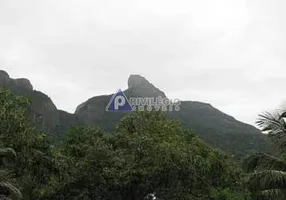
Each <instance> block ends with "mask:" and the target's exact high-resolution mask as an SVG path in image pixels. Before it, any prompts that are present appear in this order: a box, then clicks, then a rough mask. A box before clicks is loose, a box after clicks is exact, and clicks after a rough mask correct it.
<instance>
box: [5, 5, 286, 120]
mask: <svg viewBox="0 0 286 200" xmlns="http://www.w3.org/2000/svg"><path fill="white" fill-rule="evenodd" d="M285 6H286V2H285V1H283V0H254V1H247V0H217V1H212V0H202V1H188V0H178V1H171V0H164V1H163V0H152V1H151V0H145V1H140V0H122V1H116V0H105V1H103V0H101V1H100V0H96V1H93V0H81V1H76V0H51V1H37V0H27V1H20V0H4V1H1V2H0V43H1V46H0V66H1V68H3V69H4V70H7V71H8V72H9V73H10V74H11V76H13V77H27V78H29V79H30V80H31V81H32V83H33V85H34V87H35V88H36V89H38V90H41V91H43V92H45V93H47V94H48V95H49V96H51V98H52V99H53V100H54V102H55V103H56V105H57V107H59V108H60V109H65V110H68V111H73V110H74V109H75V107H76V106H77V105H78V104H80V103H81V102H83V101H85V100H86V99H88V98H90V97H92V96H95V95H99V94H107V93H112V92H114V91H116V90H117V89H118V88H126V87H127V78H128V76H129V74H134V73H136V74H141V75H143V76H145V77H146V78H147V79H148V80H150V81H151V82H152V83H153V84H154V85H156V86H157V87H159V88H160V89H162V90H164V91H165V92H166V94H167V95H168V96H170V97H176V98H181V99H184V100H197V101H205V102H209V103H211V104H213V105H214V106H215V107H217V108H219V109H221V110H222V111H224V112H226V113H228V114H230V115H233V116H234V117H236V118H237V119H240V120H242V121H244V122H248V123H253V122H254V121H255V119H256V116H257V114H258V113H259V112H261V111H263V110H267V109H270V108H275V107H276V106H278V105H280V104H281V103H282V102H283V101H284V100H285V95H284V94H283V92H282V91H283V90H282V88H283V85H285V82H286V73H285V72H286V69H285V64H286V60H285V59H286V58H285V55H286V47H285V46H286V38H285V35H286V25H285V23H284V20H285V17H286V16H285V13H284V10H283V9H284V8H285Z"/></svg>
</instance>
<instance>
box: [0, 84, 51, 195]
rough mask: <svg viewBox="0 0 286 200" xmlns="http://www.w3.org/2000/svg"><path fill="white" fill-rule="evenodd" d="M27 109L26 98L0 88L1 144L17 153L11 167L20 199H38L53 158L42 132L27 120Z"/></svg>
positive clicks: (47, 177) (46, 179) (28, 108)
mask: <svg viewBox="0 0 286 200" xmlns="http://www.w3.org/2000/svg"><path fill="white" fill-rule="evenodd" d="M29 111H30V101H29V100H28V99H26V98H24V97H21V96H17V95H15V94H14V93H12V92H11V91H9V90H6V89H2V88H0V145H1V146H2V147H5V148H10V149H13V150H14V151H15V152H16V154H17V157H16V158H15V162H14V164H13V165H12V166H11V171H12V172H13V174H14V176H15V181H16V182H17V184H18V185H19V188H20V190H21V191H22V194H23V199H38V195H39V194H40V192H41V187H42V186H43V185H45V184H46V183H47V181H48V179H49V173H50V172H51V171H52V170H53V160H52V158H51V152H50V149H49V144H48V143H47V141H46V136H45V134H43V133H42V132H40V131H37V130H35V129H34V128H33V127H31V125H30V124H29V122H28V120H27V118H28V116H29V114H30V113H29Z"/></svg>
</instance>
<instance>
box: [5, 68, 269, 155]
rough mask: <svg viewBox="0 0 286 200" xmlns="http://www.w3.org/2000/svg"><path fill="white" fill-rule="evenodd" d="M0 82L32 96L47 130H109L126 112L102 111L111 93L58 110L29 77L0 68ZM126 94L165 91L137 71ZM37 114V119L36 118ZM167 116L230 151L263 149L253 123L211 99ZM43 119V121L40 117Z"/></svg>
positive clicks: (154, 94)
mask: <svg viewBox="0 0 286 200" xmlns="http://www.w3.org/2000/svg"><path fill="white" fill-rule="evenodd" d="M15 80H17V81H15ZM0 85H2V86H4V87H7V88H9V89H11V90H12V91H14V92H16V93H17V94H19V95H23V96H26V97H28V98H30V99H32V113H33V114H32V117H31V121H32V122H33V123H35V124H36V125H37V127H40V128H42V129H44V130H47V131H48V132H49V133H52V134H55V135H60V134H63V133H64V132H65V131H66V130H67V129H68V128H69V127H70V126H74V125H97V126H100V127H102V128H104V129H106V130H109V131H112V130H113V129H114V128H115V125H116V123H117V122H118V121H119V120H120V119H121V118H122V117H123V116H125V115H126V113H118V112H115V113H110V112H106V111H105V107H106V105H107V104H108V102H109V100H110V98H111V97H112V95H113V94H109V95H100V96H94V97H91V98H89V99H88V100H87V101H85V102H83V103H81V104H80V105H79V106H77V108H76V109H75V112H74V113H69V112H66V111H63V110H58V109H57V107H56V106H55V104H54V103H53V101H52V100H51V98H50V97H48V96H47V95H46V94H44V93H42V92H39V91H36V90H33V86H32V84H31V83H30V81H29V80H28V79H23V78H21V79H11V78H10V77H9V75H8V73H7V72H5V71H3V70H1V71H0ZM124 93H125V95H126V96H127V97H128V98H130V97H159V96H161V97H166V95H165V93H164V92H163V91H161V90H160V89H158V88H156V87H155V86H154V85H153V84H152V83H150V82H149V81H148V80H147V79H145V78H144V77H142V76H140V75H134V74H132V75H130V77H129V79H128V88H127V89H126V90H124ZM38 115H39V116H41V117H40V122H39V121H37V120H38V118H39V117H38ZM166 116H167V117H168V118H170V119H175V120H178V121H180V122H181V123H182V125H184V126H185V127H186V128H191V129H193V130H194V131H196V132H197V133H198V134H199V136H200V137H202V138H203V139H204V140H205V141H206V142H208V143H210V144H211V145H213V146H216V147H219V148H221V149H223V150H226V151H228V152H230V153H232V154H236V155H241V156H243V155H246V154H248V153H249V152H251V151H261V150H262V151H264V150H265V149H267V148H266V146H267V144H266V142H265V136H264V135H262V133H261V132H260V130H258V129H257V128H255V127H254V126H252V125H250V124H247V123H244V122H240V121H239V120H236V119H235V118H234V117H232V116H230V115H228V114H226V113H224V112H222V111H220V110H219V109H217V108H215V107H213V106H212V105H211V104H210V103H204V102H199V101H182V102H181V105H180V111H179V112H166ZM41 120H42V121H41Z"/></svg>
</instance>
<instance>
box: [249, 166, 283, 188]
mask: <svg viewBox="0 0 286 200" xmlns="http://www.w3.org/2000/svg"><path fill="white" fill-rule="evenodd" d="M247 183H248V185H249V188H250V190H252V191H259V190H260V191H262V190H271V189H284V188H286V172H283V171H275V170H265V171H261V172H255V173H252V174H250V175H249V176H248V181H247Z"/></svg>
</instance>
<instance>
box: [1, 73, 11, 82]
mask: <svg viewBox="0 0 286 200" xmlns="http://www.w3.org/2000/svg"><path fill="white" fill-rule="evenodd" d="M9 80H10V77H9V74H8V73H7V72H5V71H3V70H0V84H6V83H8V82H9Z"/></svg>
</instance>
